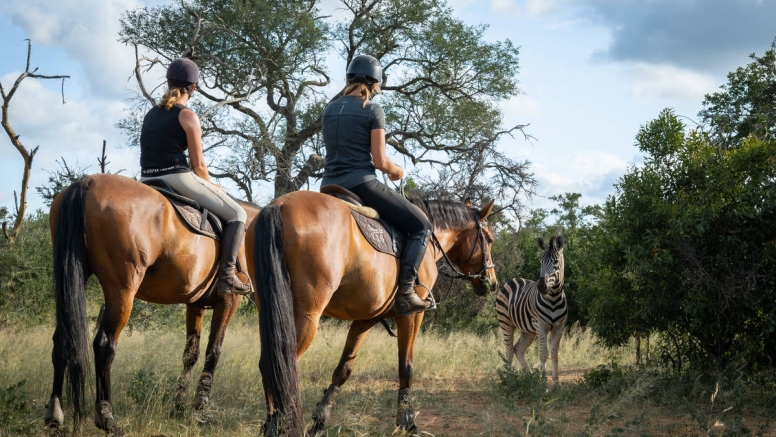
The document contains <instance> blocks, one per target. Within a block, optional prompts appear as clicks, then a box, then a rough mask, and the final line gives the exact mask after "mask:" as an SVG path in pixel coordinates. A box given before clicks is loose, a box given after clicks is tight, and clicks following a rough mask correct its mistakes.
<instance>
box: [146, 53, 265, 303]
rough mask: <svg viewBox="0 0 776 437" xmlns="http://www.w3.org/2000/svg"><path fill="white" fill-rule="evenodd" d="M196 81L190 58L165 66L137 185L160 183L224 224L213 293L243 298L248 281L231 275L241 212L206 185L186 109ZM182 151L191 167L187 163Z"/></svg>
mask: <svg viewBox="0 0 776 437" xmlns="http://www.w3.org/2000/svg"><path fill="white" fill-rule="evenodd" d="M198 81H199V68H198V67H197V64H195V63H194V61H192V60H190V59H186V58H180V59H176V60H174V61H172V63H170V66H169V67H168V68H167V85H168V90H167V93H165V95H164V97H162V102H161V103H160V104H159V105H156V106H154V107H153V108H151V110H150V111H148V113H147V114H146V116H145V118H144V119H143V127H142V129H141V131H140V167H141V173H140V175H141V177H140V182H147V181H149V180H153V179H161V180H163V181H165V182H167V184H168V185H170V186H171V187H172V188H174V189H175V191H177V192H178V193H179V194H182V195H184V196H186V197H189V198H191V199H194V200H196V201H197V202H199V204H200V205H202V206H203V207H205V208H207V209H208V210H210V211H211V212H213V214H215V215H216V216H218V218H220V219H221V220H223V221H224V222H225V223H226V227H225V228H224V235H223V239H222V240H221V256H220V258H221V259H220V270H219V277H218V293H220V294H230V293H238V294H248V293H250V291H251V287H250V283H245V282H243V281H242V280H241V279H240V278H239V277H237V276H236V274H235V265H236V263H237V252H238V251H239V250H240V247H241V246H242V242H243V237H244V236H245V229H246V227H245V219H246V214H245V210H244V209H243V208H242V207H241V206H240V205H239V204H238V203H237V202H235V201H234V200H233V199H232V198H231V197H229V195H228V194H226V192H225V191H224V189H223V188H221V187H220V186H218V185H215V184H213V183H212V182H210V177H209V175H208V171H207V166H206V165H205V158H204V156H203V155H202V127H201V126H200V124H199V117H197V114H196V113H195V112H194V111H192V110H191V109H189V108H187V107H186V103H187V102H188V101H189V97H190V96H191V94H193V93H194V90H196V89H197V82H198ZM186 150H188V151H189V159H190V160H191V165H189V163H188V162H187V161H186V155H184V152H185V151H186Z"/></svg>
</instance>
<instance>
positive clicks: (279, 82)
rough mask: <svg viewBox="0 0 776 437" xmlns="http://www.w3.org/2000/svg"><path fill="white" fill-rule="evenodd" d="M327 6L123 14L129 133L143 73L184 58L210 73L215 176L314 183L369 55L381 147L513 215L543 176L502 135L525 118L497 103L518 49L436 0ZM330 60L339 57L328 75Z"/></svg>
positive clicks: (193, 7) (511, 82)
mask: <svg viewBox="0 0 776 437" xmlns="http://www.w3.org/2000/svg"><path fill="white" fill-rule="evenodd" d="M320 8H321V2H320V1H317V0H304V1H292V2H287V1H281V0H268V1H261V2H259V1H253V0H196V1H195V2H194V3H192V4H190V5H189V4H181V5H175V6H173V5H168V6H160V7H156V8H151V9H138V10H134V11H130V12H127V13H126V14H125V15H124V16H123V17H122V20H121V31H120V38H121V39H122V40H123V41H124V42H126V43H127V44H132V45H134V47H135V48H136V53H138V55H137V65H136V69H135V77H136V78H137V80H138V84H139V89H140V95H141V101H142V104H140V105H139V106H136V107H135V110H134V112H133V113H132V115H131V116H130V117H128V118H127V119H125V120H124V121H123V122H122V123H121V126H122V127H124V128H125V129H126V130H127V131H128V132H129V133H130V134H131V136H132V139H131V142H133V141H134V140H136V138H137V132H138V125H139V122H140V114H142V113H143V112H144V111H145V109H146V108H147V105H148V104H149V102H153V101H154V98H153V94H154V91H148V89H147V88H146V86H145V81H146V80H147V78H146V77H144V75H146V76H147V74H146V72H148V71H149V70H150V69H153V68H154V67H156V66H166V65H167V64H168V63H169V62H170V61H171V60H173V59H175V58H177V57H180V56H188V57H190V58H192V59H194V60H195V61H196V62H197V63H198V64H199V66H200V68H201V70H202V74H203V79H202V81H201V84H200V88H199V89H200V90H201V92H200V93H199V94H200V95H201V96H202V97H201V98H200V99H199V105H200V106H199V110H200V113H202V114H203V116H202V121H203V133H204V137H205V142H206V149H207V152H208V153H210V155H209V156H211V157H212V158H213V162H212V163H211V169H212V170H211V171H212V172H213V173H212V176H214V177H218V178H227V179H230V180H232V181H233V182H235V183H236V184H237V185H238V186H239V187H240V189H241V191H242V192H243V193H244V194H245V196H246V197H247V198H248V199H249V200H251V199H252V197H253V195H254V188H255V181H270V182H272V183H273V184H274V195H275V196H279V195H281V194H284V193H287V192H289V191H294V190H297V189H300V188H302V187H303V186H309V184H310V183H311V182H313V181H315V179H316V178H319V177H320V176H321V174H322V173H321V170H322V167H323V157H322V156H323V153H324V151H323V145H322V143H321V139H320V136H319V133H320V130H321V113H322V111H323V109H324V108H325V106H326V104H327V103H328V102H329V101H331V100H333V99H334V98H337V97H338V96H340V95H341V92H342V91H341V87H344V77H343V76H344V74H343V72H344V71H345V68H346V66H347V65H348V63H349V62H350V60H351V59H352V58H353V57H354V56H355V55H357V54H361V53H368V54H372V55H374V56H375V57H377V58H378V59H380V61H381V64H382V66H383V79H384V82H383V91H384V95H383V96H382V97H379V99H381V100H380V103H381V104H382V105H383V107H384V108H385V110H386V121H387V129H386V142H387V144H388V146H389V147H390V148H392V149H393V150H395V151H396V152H397V153H398V154H400V155H401V156H402V157H403V158H404V159H405V162H409V163H412V164H414V165H416V166H418V167H416V169H417V168H420V167H422V168H423V171H422V172H420V171H418V172H417V173H418V175H417V177H416V179H417V180H418V181H420V182H422V183H424V184H426V183H430V184H437V185H438V186H439V187H442V186H443V187H446V188H447V190H442V189H441V188H440V189H439V190H437V191H438V192H439V193H441V194H445V195H447V194H449V189H454V190H455V191H454V194H455V196H456V197H458V198H463V197H466V196H472V197H473V198H494V199H497V200H498V201H500V203H502V204H503V205H504V206H505V207H508V208H511V209H513V210H517V208H518V207H519V199H518V197H519V195H523V194H530V193H532V190H533V188H534V184H535V181H534V179H533V176H532V174H530V172H529V171H528V163H527V162H515V161H513V160H511V159H509V158H507V157H506V156H504V154H503V153H501V152H499V151H498V150H497V148H496V144H497V142H498V141H499V140H500V139H501V138H503V137H505V136H507V137H508V136H511V135H513V134H515V133H518V132H520V133H521V132H522V129H523V127H524V126H523V125H512V126H509V127H502V114H501V111H500V109H499V108H498V103H499V102H500V101H503V100H505V99H508V98H511V97H514V96H515V95H517V93H518V92H519V90H518V88H517V79H516V75H517V72H518V52H519V51H518V48H517V47H515V46H514V45H513V44H512V42H510V41H509V40H505V41H498V42H487V41H486V40H485V37H484V32H485V30H486V26H468V25H466V24H464V23H462V22H461V21H460V20H457V19H455V18H453V16H452V14H451V10H450V9H449V8H448V7H447V6H446V5H445V4H444V3H443V2H442V1H438V0H421V1H415V0H341V2H340V3H339V6H338V7H337V8H335V10H334V11H332V13H333V15H325V14H323V13H322V12H321V10H320ZM141 49H142V51H143V52H144V53H145V54H144V55H141V54H140V51H141ZM328 59H336V66H335V67H333V68H334V75H335V77H336V79H335V80H334V83H333V84H332V80H331V77H330V73H329V72H328V70H329V68H328V65H327V60H328ZM332 89H333V90H334V91H331V90H332ZM336 90H340V91H339V93H338V92H336ZM332 94H334V95H332ZM216 151H218V152H221V154H220V155H219V156H218V157H216V156H215V153H214V152H216Z"/></svg>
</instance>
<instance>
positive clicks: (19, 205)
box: [0, 39, 70, 244]
mask: <svg viewBox="0 0 776 437" xmlns="http://www.w3.org/2000/svg"><path fill="white" fill-rule="evenodd" d="M31 55H32V42H31V41H30V40H29V39H28V40H27V64H26V67H25V69H24V72H23V73H21V74H20V75H19V77H18V78H16V81H14V83H13V86H11V89H10V90H9V91H8V93H6V92H5V88H3V84H2V83H0V96H1V97H2V98H3V115H2V122H0V124H2V125H3V129H5V133H6V134H8V138H9V139H10V140H11V144H13V146H14V147H15V148H16V150H18V151H19V154H21V155H22V159H23V160H24V173H23V175H22V188H21V196H20V198H19V199H17V197H16V191H14V201H15V203H16V204H15V208H16V211H15V216H16V219H15V220H14V225H13V228H12V229H11V233H10V235H9V234H7V233H6V237H7V238H8V239H9V240H10V242H11V244H13V242H14V241H15V240H16V237H17V236H18V235H19V230H20V229H21V227H22V223H23V222H24V214H25V212H26V211H27V186H28V185H29V182H30V174H31V172H32V160H33V158H34V157H35V154H36V153H37V152H38V147H39V146H38V147H35V148H34V149H32V150H27V148H26V147H24V145H23V144H22V142H21V140H20V139H19V135H18V134H17V133H16V132H15V131H14V130H13V128H12V127H11V123H10V122H9V120H8V112H9V107H10V104H11V99H12V98H13V96H14V95H15V94H16V91H17V90H18V89H19V85H21V83H22V81H23V80H24V79H26V78H28V77H30V78H33V79H62V89H63V91H62V104H64V103H65V95H64V87H65V79H67V78H69V77H70V76H46V75H42V74H38V73H37V71H38V69H37V67H36V68H35V69H33V70H32V71H30V56H31ZM3 230H5V224H3Z"/></svg>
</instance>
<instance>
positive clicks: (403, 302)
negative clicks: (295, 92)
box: [321, 55, 431, 317]
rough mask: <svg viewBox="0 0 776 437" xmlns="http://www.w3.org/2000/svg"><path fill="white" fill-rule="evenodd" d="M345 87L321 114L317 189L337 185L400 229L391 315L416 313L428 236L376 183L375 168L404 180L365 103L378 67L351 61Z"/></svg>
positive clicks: (375, 109)
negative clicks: (402, 240) (322, 150)
mask: <svg viewBox="0 0 776 437" xmlns="http://www.w3.org/2000/svg"><path fill="white" fill-rule="evenodd" d="M346 77H347V87H346V88H345V93H344V95H343V96H342V97H340V98H339V99H337V100H335V101H333V102H331V103H329V105H328V106H327V107H326V109H325V110H324V111H323V142H324V145H325V146H326V160H325V162H324V167H323V181H322V182H321V185H323V186H325V185H339V186H342V187H344V188H347V189H349V190H350V191H352V192H354V193H356V194H357V195H359V196H360V197H361V200H362V201H363V202H364V204H365V205H367V206H370V207H372V208H374V209H375V210H377V212H378V213H379V214H380V217H381V218H383V219H385V220H387V221H389V222H391V223H392V224H393V225H395V226H396V227H397V228H399V229H400V230H402V231H404V232H405V233H406V234H407V236H408V238H409V241H408V242H407V245H406V246H405V248H404V252H403V253H402V258H401V269H400V270H399V291H398V293H397V296H396V312H397V315H398V316H399V317H403V316H407V315H409V314H411V313H413V312H422V311H425V310H427V309H429V308H430V307H431V301H429V300H425V301H424V300H422V299H420V298H419V297H418V295H417V294H415V281H416V280H417V278H418V268H419V267H420V263H421V261H423V257H424V256H425V255H426V246H427V244H428V240H429V238H430V237H431V223H430V222H429V221H428V218H426V216H425V215H424V214H423V213H422V212H421V211H420V210H419V209H418V208H417V207H416V206H415V205H413V204H411V203H410V202H409V201H408V200H407V199H406V198H405V197H404V196H402V195H400V194H399V193H397V192H396V191H394V190H392V189H391V188H389V187H388V186H386V185H385V184H383V183H380V182H379V181H378V180H377V177H376V176H375V169H378V170H380V171H382V172H383V173H385V174H386V175H388V178H390V179H391V180H392V181H397V180H400V179H401V178H402V177H404V169H403V168H402V167H401V166H398V165H396V164H394V163H393V161H391V158H389V157H388V156H387V155H386V152H385V113H384V112H383V108H381V107H380V105H378V104H377V103H375V102H373V101H371V100H370V98H371V97H372V95H373V94H379V93H380V83H382V78H383V74H382V68H381V67H380V62H379V61H378V60H377V59H375V58H374V57H372V56H368V55H360V56H356V57H355V58H353V60H352V61H351V62H350V65H349V66H348V69H347V76H346Z"/></svg>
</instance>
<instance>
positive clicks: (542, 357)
mask: <svg viewBox="0 0 776 437" xmlns="http://www.w3.org/2000/svg"><path fill="white" fill-rule="evenodd" d="M537 331H538V332H537V333H536V341H538V342H539V362H541V363H542V374H543V375H546V374H547V358H548V357H549V355H550V354H549V352H548V351H547V331H545V330H544V328H543V327H542V328H539V329H537Z"/></svg>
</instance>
